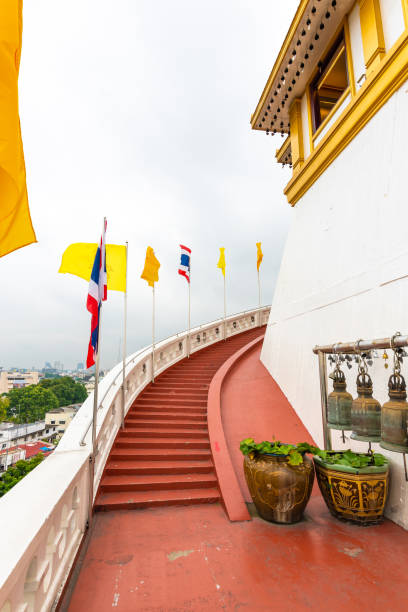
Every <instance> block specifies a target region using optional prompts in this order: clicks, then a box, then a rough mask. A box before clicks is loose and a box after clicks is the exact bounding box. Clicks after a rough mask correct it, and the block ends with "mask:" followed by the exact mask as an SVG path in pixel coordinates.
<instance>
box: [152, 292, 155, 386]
mask: <svg viewBox="0 0 408 612" xmlns="http://www.w3.org/2000/svg"><path fill="white" fill-rule="evenodd" d="M152 295H153V309H152V315H153V316H152V382H153V383H154V341H155V334H154V319H155V312H154V310H155V304H154V282H153V293H152Z"/></svg>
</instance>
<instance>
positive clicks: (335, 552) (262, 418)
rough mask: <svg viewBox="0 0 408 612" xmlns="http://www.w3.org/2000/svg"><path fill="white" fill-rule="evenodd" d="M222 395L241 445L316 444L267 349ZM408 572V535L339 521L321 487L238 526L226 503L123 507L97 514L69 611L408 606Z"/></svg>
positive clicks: (244, 365)
mask: <svg viewBox="0 0 408 612" xmlns="http://www.w3.org/2000/svg"><path fill="white" fill-rule="evenodd" d="M234 389H235V390H234ZM237 389H239V390H240V392H239V398H237V395H236V393H237ZM222 402H223V403H222V407H223V418H224V422H225V429H226V437H227V440H228V441H229V442H230V443H231V444H232V446H233V447H234V448H236V443H237V441H238V440H239V439H242V438H244V437H247V436H248V435H253V436H254V437H256V438H258V437H259V436H260V437H262V439H265V438H268V437H271V434H272V433H275V434H276V436H277V437H279V438H282V439H286V440H287V441H298V440H310V438H309V437H308V436H307V432H305V431H304V428H303V425H302V424H301V423H300V421H299V420H298V418H297V417H296V414H295V413H294V411H293V410H292V408H291V407H290V406H289V404H288V403H287V400H286V398H285V396H284V395H283V394H282V392H281V391H280V389H279V388H278V387H277V385H276V384H275V383H274V382H273V381H271V379H270V378H269V375H268V374H267V373H266V370H265V369H264V368H263V366H262V364H260V362H259V349H257V350H255V351H253V352H252V353H250V354H249V355H248V356H247V358H246V359H245V360H244V361H242V362H241V363H240V364H238V366H237V367H236V368H235V369H234V370H233V372H232V374H231V378H230V379H229V380H228V381H227V383H226V386H225V390H224V393H223V398H222ZM249 415H251V417H250V416H249ZM250 427H252V429H251V431H249V429H250ZM262 434H264V435H262ZM306 436H307V437H306ZM232 458H233V462H234V465H235V466H236V470H237V472H238V473H239V470H240V469H241V467H240V466H241V464H242V459H241V457H240V455H239V454H238V453H237V452H233V453H232ZM241 483H243V481H241ZM242 486H243V490H244V491H245V486H244V484H242ZM407 568H408V533H407V532H406V531H404V530H403V529H401V528H400V527H398V526H397V525H395V524H394V523H391V522H389V521H385V522H384V523H383V524H382V525H379V526H375V527H366V528H364V527H358V526H354V525H349V524H347V523H342V522H340V521H337V520H336V519H334V518H332V517H331V516H330V514H329V512H328V511H327V509H326V506H325V505H324V502H323V500H322V498H321V496H320V494H318V493H317V492H316V491H315V494H314V495H313V496H312V499H311V501H310V502H309V505H308V507H307V509H306V514H305V519H304V521H302V522H301V523H298V524H297V525H291V526H279V525H274V524H271V523H267V522H265V521H263V520H262V519H260V518H258V517H254V519H253V520H252V521H251V522H242V523H230V522H229V521H228V519H227V518H226V515H225V513H224V511H223V508H222V506H221V505H220V504H206V505H200V506H189V507H167V508H157V509H146V510H136V511H114V512H107V513H99V514H96V516H95V522H94V531H93V534H92V538H91V541H90V544H89V548H88V550H87V552H86V555H85V559H84V562H83V566H82V569H81V572H80V575H79V578H78V581H77V584H76V586H75V588H74V591H73V595H72V599H71V604H70V608H69V609H70V611H71V612H75V611H84V610H87V611H90V612H91V611H94V610H95V611H98V612H103V611H105V610H111V609H112V608H113V609H115V608H117V609H118V610H123V611H133V610H135V611H138V612H139V611H140V612H161V611H163V612H184V611H186V612H187V611H189V612H190V611H194V612H201V611H202V612H210V611H216V610H228V611H232V610H234V611H235V610H241V609H242V610H244V609H245V610H248V611H251V612H252V611H254V612H255V611H257V612H259V611H263V610H265V611H271V612H272V611H273V612H276V611H279V612H289V611H290V612H297V611H303V610H313V611H318V610H323V609H324V610H328V611H329V612H340V611H342V612H343V611H344V610H347V612H360V611H361V610H366V609H367V610H370V612H380V611H381V612H406V611H407V610H408V580H407Z"/></svg>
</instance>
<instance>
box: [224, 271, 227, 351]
mask: <svg viewBox="0 0 408 612" xmlns="http://www.w3.org/2000/svg"><path fill="white" fill-rule="evenodd" d="M226 319H227V295H226V289H225V273H224V340H226V339H227V321H226Z"/></svg>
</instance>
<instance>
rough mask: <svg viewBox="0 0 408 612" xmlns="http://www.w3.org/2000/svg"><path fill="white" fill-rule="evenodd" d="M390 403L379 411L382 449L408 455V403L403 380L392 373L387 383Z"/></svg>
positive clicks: (398, 375)
mask: <svg viewBox="0 0 408 612" xmlns="http://www.w3.org/2000/svg"><path fill="white" fill-rule="evenodd" d="M388 394H389V396H390V401H389V402H385V404H384V406H383V407H382V409H381V442H380V446H382V448H387V449H388V450H391V451H395V452H397V453H408V402H407V401H406V400H407V391H406V385H405V379H404V377H403V376H402V375H401V374H400V373H399V372H394V374H392V375H391V376H390V379H389V381H388Z"/></svg>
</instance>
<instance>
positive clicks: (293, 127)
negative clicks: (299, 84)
mask: <svg viewBox="0 0 408 612" xmlns="http://www.w3.org/2000/svg"><path fill="white" fill-rule="evenodd" d="M289 118H290V142H291V148H292V168H293V173H294V174H296V173H297V172H299V171H300V169H301V167H302V165H303V162H304V159H305V155H304V151H303V128H302V111H301V98H295V99H294V100H293V102H292V104H291V106H290V109H289Z"/></svg>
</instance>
